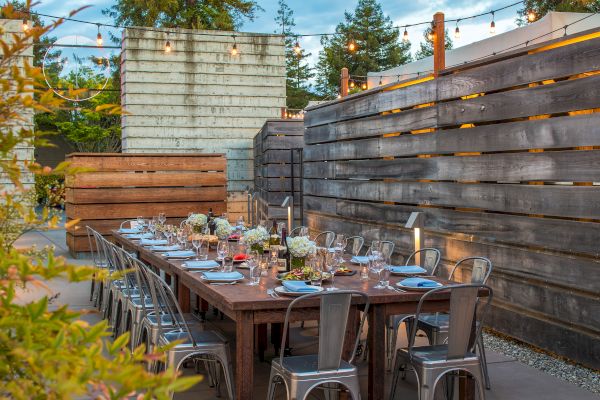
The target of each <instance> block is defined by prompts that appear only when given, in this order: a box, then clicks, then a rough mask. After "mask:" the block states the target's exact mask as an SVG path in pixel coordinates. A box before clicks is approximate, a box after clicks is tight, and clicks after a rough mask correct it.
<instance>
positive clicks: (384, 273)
mask: <svg viewBox="0 0 600 400" xmlns="http://www.w3.org/2000/svg"><path fill="white" fill-rule="evenodd" d="M390 273H391V272H390V265H389V263H384V266H383V269H382V270H381V272H380V273H379V284H380V285H381V286H383V287H386V288H387V287H388V286H390Z"/></svg>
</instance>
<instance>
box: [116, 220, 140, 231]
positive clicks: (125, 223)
mask: <svg viewBox="0 0 600 400" xmlns="http://www.w3.org/2000/svg"><path fill="white" fill-rule="evenodd" d="M132 222H133V223H134V224H135V225H136V226H137V219H128V220H125V221H123V222H121V225H119V229H123V228H125V227H126V226H127V224H129V227H130V228H131V223H132Z"/></svg>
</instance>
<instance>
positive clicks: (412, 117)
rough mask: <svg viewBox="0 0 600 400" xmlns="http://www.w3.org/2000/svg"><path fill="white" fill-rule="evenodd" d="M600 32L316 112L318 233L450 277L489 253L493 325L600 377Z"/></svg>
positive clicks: (310, 139) (308, 120) (312, 204)
mask: <svg viewBox="0 0 600 400" xmlns="http://www.w3.org/2000/svg"><path fill="white" fill-rule="evenodd" d="M598 111H600V32H593V33H591V34H590V33H589V32H587V35H581V36H574V37H566V38H564V39H562V40H559V41H552V42H547V43H546V44H543V45H538V46H536V47H529V48H528V49H526V50H519V51H515V52H512V53H510V54H504V55H502V56H496V57H493V58H489V59H486V60H482V61H481V62H477V63H471V64H465V65H463V66H460V67H458V68H454V69H450V70H445V71H443V73H441V74H440V76H439V77H438V78H436V79H434V78H433V77H431V76H427V77H422V78H420V79H417V80H412V81H405V82H399V83H395V84H390V85H387V86H382V87H379V88H376V89H373V90H369V91H366V92H363V93H361V94H358V95H354V96H349V97H346V98H344V99H342V100H338V101H333V102H329V103H326V104H323V105H318V106H315V107H312V108H309V109H308V110H307V113H306V116H305V127H306V128H307V129H306V132H305V136H304V138H305V143H306V145H305V148H304V161H305V164H304V178H305V179H304V182H303V184H304V195H305V196H304V202H305V215H306V220H307V223H308V224H309V226H310V227H311V228H313V229H317V230H326V229H328V230H334V231H338V232H346V233H348V234H361V235H363V236H365V238H366V239H367V240H372V239H375V238H381V239H389V240H393V241H395V242H396V244H397V245H396V251H397V252H399V253H400V254H402V255H406V254H408V253H409V252H410V251H411V249H412V246H413V243H412V232H411V231H409V230H407V229H404V228H403V225H404V223H405V222H406V220H407V218H408V215H409V213H410V212H413V211H421V212H423V213H425V215H426V222H425V232H424V236H425V239H424V244H425V246H428V247H429V246H431V247H436V248H439V249H440V250H441V251H442V254H443V258H444V269H445V271H447V269H448V267H449V266H450V265H451V264H452V263H454V262H455V261H456V260H458V259H460V258H462V257H465V256H469V255H482V256H486V257H489V258H490V259H491V260H492V262H493V264H494V271H493V273H492V276H491V278H490V281H489V283H490V284H491V286H492V287H493V288H494V290H495V300H494V303H493V307H492V312H491V316H490V319H489V320H488V322H489V325H490V326H491V327H493V328H494V329H496V330H498V331H501V332H504V333H506V334H508V335H510V336H513V337H516V338H518V339H521V340H524V341H526V342H529V343H531V344H534V345H537V346H540V347H542V348H545V349H547V350H550V351H552V352H555V353H558V354H560V355H563V356H566V357H568V358H571V359H574V360H576V361H579V362H582V363H584V364H587V365H589V366H592V367H595V368H600V340H599V339H600V293H599V292H600V259H599V255H600V184H599V183H598V182H600V113H598Z"/></svg>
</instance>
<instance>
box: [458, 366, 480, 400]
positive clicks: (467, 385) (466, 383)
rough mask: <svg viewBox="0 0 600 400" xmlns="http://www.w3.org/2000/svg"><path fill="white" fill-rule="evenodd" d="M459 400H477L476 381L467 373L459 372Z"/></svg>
mask: <svg viewBox="0 0 600 400" xmlns="http://www.w3.org/2000/svg"><path fill="white" fill-rule="evenodd" d="M459 377H460V379H459V384H458V398H459V399H460V400H474V399H475V390H476V389H475V380H474V379H473V378H471V376H470V375H469V374H468V373H466V372H463V371H461V372H459Z"/></svg>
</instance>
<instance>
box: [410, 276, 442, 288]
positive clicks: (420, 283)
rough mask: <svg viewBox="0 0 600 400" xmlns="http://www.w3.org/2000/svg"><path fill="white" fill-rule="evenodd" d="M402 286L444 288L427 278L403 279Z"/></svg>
mask: <svg viewBox="0 0 600 400" xmlns="http://www.w3.org/2000/svg"><path fill="white" fill-rule="evenodd" d="M400 284H401V285H402V286H406V287H426V288H427V287H428V288H435V287H438V286H442V285H441V284H440V283H438V282H436V281H432V280H431V279H425V278H406V279H403V280H402V281H400Z"/></svg>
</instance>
